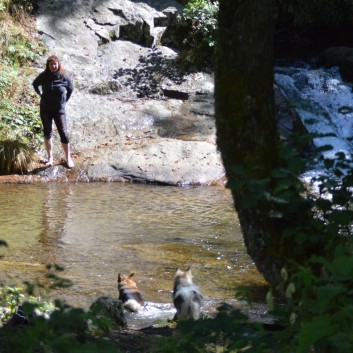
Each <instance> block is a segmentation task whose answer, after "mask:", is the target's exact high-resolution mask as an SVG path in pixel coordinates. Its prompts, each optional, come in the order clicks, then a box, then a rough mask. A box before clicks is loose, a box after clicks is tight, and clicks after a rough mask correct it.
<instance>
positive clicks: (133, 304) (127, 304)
mask: <svg viewBox="0 0 353 353" xmlns="http://www.w3.org/2000/svg"><path fill="white" fill-rule="evenodd" d="M134 277H135V274H134V273H131V274H130V275H129V276H125V275H124V274H121V273H119V274H118V290H119V299H120V300H121V301H122V302H123V308H124V309H126V310H129V311H132V312H134V313H137V312H138V311H139V310H140V309H141V308H143V306H144V304H145V303H144V300H143V298H142V294H141V292H140V291H139V290H138V288H137V285H136V282H135V280H134Z"/></svg>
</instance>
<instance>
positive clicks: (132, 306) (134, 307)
mask: <svg viewBox="0 0 353 353" xmlns="http://www.w3.org/2000/svg"><path fill="white" fill-rule="evenodd" d="M142 307H143V306H142V305H141V304H140V303H139V302H138V301H137V300H135V299H129V300H127V301H126V302H125V303H124V304H123V308H124V309H126V310H129V311H132V312H134V313H137V312H138V311H139V310H140V309H141V308H142Z"/></svg>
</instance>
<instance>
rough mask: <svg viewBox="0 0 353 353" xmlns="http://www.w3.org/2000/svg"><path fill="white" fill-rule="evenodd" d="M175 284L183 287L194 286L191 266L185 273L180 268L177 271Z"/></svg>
mask: <svg viewBox="0 0 353 353" xmlns="http://www.w3.org/2000/svg"><path fill="white" fill-rule="evenodd" d="M174 283H175V284H181V285H188V284H192V273H191V269H190V266H189V267H188V268H187V269H186V270H185V271H182V270H181V269H180V268H179V267H178V268H177V269H176V271H175V275H174Z"/></svg>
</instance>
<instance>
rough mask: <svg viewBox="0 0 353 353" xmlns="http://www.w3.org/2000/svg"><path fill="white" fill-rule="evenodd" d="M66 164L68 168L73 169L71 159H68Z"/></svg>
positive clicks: (73, 164)
mask: <svg viewBox="0 0 353 353" xmlns="http://www.w3.org/2000/svg"><path fill="white" fill-rule="evenodd" d="M66 164H67V167H68V168H73V167H74V166H75V163H74V162H73V160H72V159H71V158H69V159H68V160H67V161H66Z"/></svg>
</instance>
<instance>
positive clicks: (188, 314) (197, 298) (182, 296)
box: [173, 267, 203, 320]
mask: <svg viewBox="0 0 353 353" xmlns="http://www.w3.org/2000/svg"><path fill="white" fill-rule="evenodd" d="M173 303H174V306H175V308H176V310H177V312H176V314H175V317H174V320H197V319H198V318H199V317H200V312H201V306H202V304H203V296H202V294H201V292H200V290H199V289H198V287H197V286H196V285H195V284H194V283H193V281H192V273H191V269H190V267H188V268H187V269H186V271H182V270H180V269H179V268H177V269H176V271H175V275H174V288H173Z"/></svg>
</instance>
